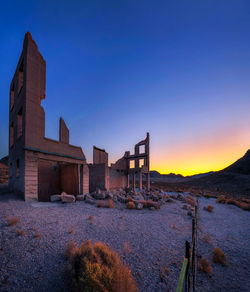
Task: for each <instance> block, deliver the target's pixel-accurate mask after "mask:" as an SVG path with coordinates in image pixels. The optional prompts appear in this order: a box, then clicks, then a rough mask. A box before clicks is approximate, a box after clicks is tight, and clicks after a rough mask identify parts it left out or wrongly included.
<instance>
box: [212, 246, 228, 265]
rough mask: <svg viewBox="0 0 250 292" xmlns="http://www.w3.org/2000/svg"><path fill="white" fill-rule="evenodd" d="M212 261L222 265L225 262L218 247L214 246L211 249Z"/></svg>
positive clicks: (223, 255)
mask: <svg viewBox="0 0 250 292" xmlns="http://www.w3.org/2000/svg"><path fill="white" fill-rule="evenodd" d="M213 261H214V262H215V263H219V264H222V265H225V264H226V256H225V254H224V252H223V251H222V250H221V249H220V248H219V247H215V248H214V250H213Z"/></svg>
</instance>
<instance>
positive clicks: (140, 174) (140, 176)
mask: <svg viewBox="0 0 250 292" xmlns="http://www.w3.org/2000/svg"><path fill="white" fill-rule="evenodd" d="M139 189H140V191H142V173H141V171H140V172H139Z"/></svg>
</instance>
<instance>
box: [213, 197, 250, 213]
mask: <svg viewBox="0 0 250 292" xmlns="http://www.w3.org/2000/svg"><path fill="white" fill-rule="evenodd" d="M216 203H220V204H228V205H235V206H237V207H239V208H241V209H243V210H247V211H250V202H249V200H248V199H234V198H226V197H225V196H220V197H219V198H218V199H217V200H216Z"/></svg>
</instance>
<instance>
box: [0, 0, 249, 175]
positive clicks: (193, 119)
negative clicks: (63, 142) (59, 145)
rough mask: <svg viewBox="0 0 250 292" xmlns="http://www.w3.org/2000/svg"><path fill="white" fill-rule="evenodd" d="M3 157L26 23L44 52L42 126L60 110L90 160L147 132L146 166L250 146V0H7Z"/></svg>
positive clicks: (2, 13) (186, 163) (2, 20)
mask: <svg viewBox="0 0 250 292" xmlns="http://www.w3.org/2000/svg"><path fill="white" fill-rule="evenodd" d="M0 5H1V6H0V8H1V9H0V31H1V46H0V56H1V66H0V77H1V78H0V96H1V108H0V139H1V140H0V157H1V156H4V155H6V154H7V153H8V102H9V99H8V95H9V84H10V81H11V78H12V75H13V73H14V70H15V67H16V64H17V61H18V58H19V55H20V53H21V49H22V42H23V38H24V34H25V32H26V31H30V32H31V34H32V36H33V39H34V40H35V41H36V43H37V45H38V47H39V50H40V52H41V54H42V55H43V57H44V59H45V60H46V62H47V85H46V99H45V100H44V101H43V107H44V109H45V112H46V136H47V137H50V138H54V139H58V127H59V126H58V125H59V121H58V120H59V117H60V116H62V117H63V118H64V119H65V122H66V123H67V125H68V127H69V129H70V142H71V143H72V144H75V145H80V146H82V148H83V151H84V153H85V154H86V156H87V159H88V161H89V162H91V160H92V146H93V145H96V146H98V147H101V148H105V149H106V151H108V152H109V154H110V161H111V162H114V161H115V160H116V159H118V158H119V157H120V156H122V155H123V153H124V152H125V151H126V150H131V151H132V150H133V145H134V144H135V143H137V142H138V141H139V140H141V139H143V138H144V137H145V135H146V132H150V134H151V168H152V169H157V170H159V171H161V172H165V173H168V172H178V173H183V174H192V173H196V172H205V171H209V170H217V169H220V168H223V167H225V166H227V165H228V164H230V163H231V162H233V161H234V160H235V159H237V158H238V157H240V156H241V155H243V154H244V152H245V151H246V150H247V149H248V148H250V147H249V141H250V115H249V110H250V82H249V80H250V38H249V31H250V2H249V1H241V0H238V1H230V0H229V1H223V0H221V1H212V0H208V1H206V0H204V1H193V0H190V1H184V0H183V1H166V0H165V1H145V0H144V1H136V0H133V1H95V0H92V1H4V2H2V3H1V4H0Z"/></svg>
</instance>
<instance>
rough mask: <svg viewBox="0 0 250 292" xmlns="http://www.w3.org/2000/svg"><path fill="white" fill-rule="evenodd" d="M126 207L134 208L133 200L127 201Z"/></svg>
mask: <svg viewBox="0 0 250 292" xmlns="http://www.w3.org/2000/svg"><path fill="white" fill-rule="evenodd" d="M126 207H127V208H128V209H135V203H134V202H127V204H126Z"/></svg>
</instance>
